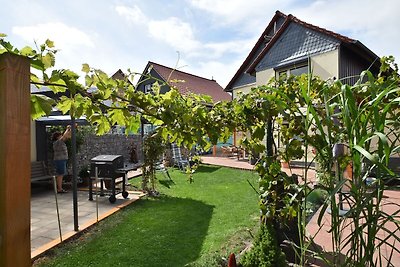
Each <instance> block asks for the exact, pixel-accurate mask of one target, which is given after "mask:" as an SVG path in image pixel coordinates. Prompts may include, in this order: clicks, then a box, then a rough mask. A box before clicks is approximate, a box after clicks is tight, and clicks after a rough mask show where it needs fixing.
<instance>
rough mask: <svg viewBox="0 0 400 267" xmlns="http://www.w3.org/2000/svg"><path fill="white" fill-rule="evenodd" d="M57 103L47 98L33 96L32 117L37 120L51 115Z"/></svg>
mask: <svg viewBox="0 0 400 267" xmlns="http://www.w3.org/2000/svg"><path fill="white" fill-rule="evenodd" d="M54 103H55V101H54V100H53V99H51V98H49V97H47V96H44V95H38V94H32V95H31V117H32V119H37V118H40V117H43V116H46V115H49V114H50V112H51V110H52V107H53V105H54Z"/></svg>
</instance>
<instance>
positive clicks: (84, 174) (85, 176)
mask: <svg viewBox="0 0 400 267" xmlns="http://www.w3.org/2000/svg"><path fill="white" fill-rule="evenodd" d="M78 176H79V177H80V179H81V181H82V185H83V186H88V185H89V179H90V172H89V168H88V167H87V166H85V167H82V168H81V170H80V171H79V173H78Z"/></svg>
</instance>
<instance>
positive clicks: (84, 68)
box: [82, 63, 90, 73]
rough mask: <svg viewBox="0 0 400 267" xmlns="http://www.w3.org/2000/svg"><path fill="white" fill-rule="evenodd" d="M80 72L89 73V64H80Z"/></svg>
mask: <svg viewBox="0 0 400 267" xmlns="http://www.w3.org/2000/svg"><path fill="white" fill-rule="evenodd" d="M82 71H83V72H85V73H89V71H90V67H89V64H86V63H84V64H82Z"/></svg>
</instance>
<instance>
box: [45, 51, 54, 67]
mask: <svg viewBox="0 0 400 267" xmlns="http://www.w3.org/2000/svg"><path fill="white" fill-rule="evenodd" d="M42 62H43V66H44V68H45V69H48V68H51V67H53V66H54V64H55V62H56V58H55V57H54V54H52V53H47V54H46V55H45V56H43V57H42Z"/></svg>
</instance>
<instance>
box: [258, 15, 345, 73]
mask: <svg viewBox="0 0 400 267" xmlns="http://www.w3.org/2000/svg"><path fill="white" fill-rule="evenodd" d="M339 45H340V40H338V39H336V38H334V37H333V36H330V35H327V34H324V33H322V32H320V31H315V30H313V29H310V28H308V27H304V26H303V25H300V24H298V23H295V22H291V23H290V24H289V25H288V27H287V28H286V29H285V31H284V32H283V33H282V34H281V35H280V36H279V38H278V40H277V41H276V42H275V43H274V45H273V46H272V47H271V48H270V49H269V50H268V52H267V53H266V54H265V55H264V57H263V58H262V59H261V61H259V63H258V64H257V66H256V68H255V70H256V72H258V71H262V70H265V69H269V68H275V67H279V66H282V65H286V64H290V63H294V62H295V61H297V60H301V59H305V58H307V57H308V56H311V55H316V54H321V53H325V52H329V51H332V50H335V49H337V48H338V47H339Z"/></svg>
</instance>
